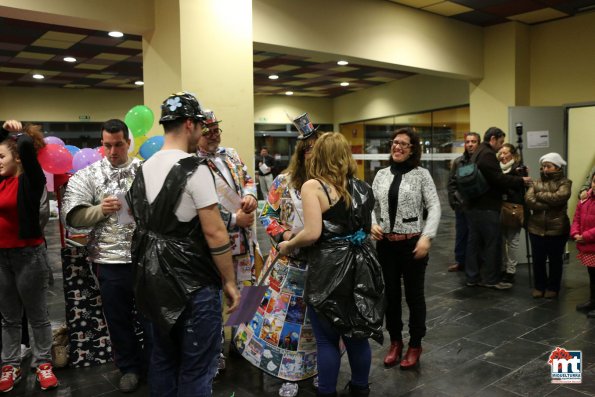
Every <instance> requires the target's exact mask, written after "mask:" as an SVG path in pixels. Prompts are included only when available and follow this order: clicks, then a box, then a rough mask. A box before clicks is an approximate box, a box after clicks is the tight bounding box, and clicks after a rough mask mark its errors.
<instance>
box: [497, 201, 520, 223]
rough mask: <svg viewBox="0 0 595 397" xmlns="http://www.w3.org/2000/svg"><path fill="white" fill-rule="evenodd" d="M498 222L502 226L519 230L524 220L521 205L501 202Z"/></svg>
mask: <svg viewBox="0 0 595 397" xmlns="http://www.w3.org/2000/svg"><path fill="white" fill-rule="evenodd" d="M500 220H501V222H502V225H504V226H508V227H512V228H521V227H522V226H523V223H524V220H525V210H524V208H523V206H522V204H516V203H509V202H507V201H504V202H502V211H500Z"/></svg>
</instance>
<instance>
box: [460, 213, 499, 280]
mask: <svg viewBox="0 0 595 397" xmlns="http://www.w3.org/2000/svg"><path fill="white" fill-rule="evenodd" d="M465 215H466V216H467V222H468V223H469V240H468V243H467V262H466V263H465V274H466V275H467V281H468V282H472V283H477V282H480V281H481V274H480V271H479V259H480V257H481V259H482V260H483V264H484V269H483V274H484V281H485V283H486V284H488V285H495V284H498V283H499V282H500V278H501V274H500V269H501V268H502V266H501V264H502V237H501V234H500V233H501V226H500V211H493V210H480V209H470V210H467V211H465Z"/></svg>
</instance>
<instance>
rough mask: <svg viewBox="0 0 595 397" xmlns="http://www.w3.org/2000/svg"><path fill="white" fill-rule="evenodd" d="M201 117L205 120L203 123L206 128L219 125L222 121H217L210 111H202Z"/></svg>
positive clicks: (213, 113)
mask: <svg viewBox="0 0 595 397" xmlns="http://www.w3.org/2000/svg"><path fill="white" fill-rule="evenodd" d="M202 115H203V116H204V118H205V119H204V121H203V123H204V125H205V126H206V127H210V126H212V125H213V124H219V123H220V122H222V121H223V120H217V117H215V112H213V111H212V110H211V109H205V110H203V111H202Z"/></svg>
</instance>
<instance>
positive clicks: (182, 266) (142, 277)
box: [126, 157, 221, 332]
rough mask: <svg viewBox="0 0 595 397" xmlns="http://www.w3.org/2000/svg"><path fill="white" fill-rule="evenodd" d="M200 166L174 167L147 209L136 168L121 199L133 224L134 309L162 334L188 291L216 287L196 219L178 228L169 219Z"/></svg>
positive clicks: (192, 160)
mask: <svg viewBox="0 0 595 397" xmlns="http://www.w3.org/2000/svg"><path fill="white" fill-rule="evenodd" d="M200 163H201V160H199V159H198V158H196V157H187V158H184V159H181V160H180V161H178V162H177V163H176V164H175V165H174V166H173V167H172V169H171V170H170V172H169V174H168V175H167V177H166V179H165V182H164V184H163V187H162V188H161V191H160V192H159V194H158V195H157V197H156V198H155V201H154V202H153V203H152V204H149V202H148V201H147V195H146V190H145V180H144V177H143V172H142V168H140V169H139V171H138V172H137V174H136V178H135V180H134V183H133V184H132V187H131V188H130V191H129V192H128V194H127V195H126V201H127V202H128V205H129V206H130V209H131V211H132V214H133V216H134V219H135V221H136V230H135V232H134V235H133V237H132V247H131V251H132V263H133V264H134V265H135V266H134V292H135V299H136V305H137V307H138V309H139V310H140V311H141V312H142V313H143V314H144V315H145V316H147V317H148V318H149V320H151V321H152V322H153V323H154V324H156V325H157V326H158V327H159V328H160V329H162V330H163V331H164V332H169V331H170V329H171V327H172V326H173V325H174V324H175V323H176V321H177V319H178V317H179V316H180V314H182V312H183V311H184V308H185V307H186V303H187V302H188V299H189V297H190V295H191V294H192V293H193V292H194V291H196V290H197V289H199V288H200V287H202V286H206V285H217V286H218V287H219V288H220V287H221V277H220V275H219V273H218V271H217V268H216V266H215V263H214V262H213V260H212V258H211V254H210V251H209V247H208V245H207V242H206V240H205V238H204V235H203V232H202V229H201V226H200V221H199V218H198V216H196V217H195V218H193V219H192V220H191V221H190V222H180V221H178V219H177V217H176V215H175V208H176V203H177V202H178V200H179V199H180V196H181V194H182V193H183V191H184V187H185V186H186V182H187V180H188V178H189V177H190V175H192V173H193V172H194V171H195V170H196V169H197V167H198V165H199V164H200Z"/></svg>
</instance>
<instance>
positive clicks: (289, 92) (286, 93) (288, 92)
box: [285, 91, 293, 95]
mask: <svg viewBox="0 0 595 397" xmlns="http://www.w3.org/2000/svg"><path fill="white" fill-rule="evenodd" d="M285 95H293V91H285Z"/></svg>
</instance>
